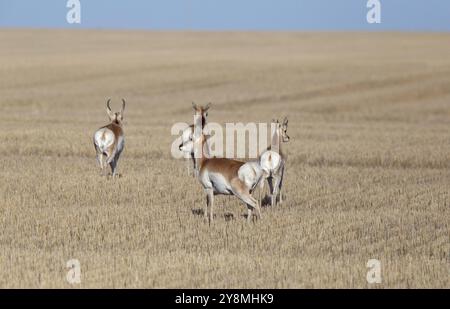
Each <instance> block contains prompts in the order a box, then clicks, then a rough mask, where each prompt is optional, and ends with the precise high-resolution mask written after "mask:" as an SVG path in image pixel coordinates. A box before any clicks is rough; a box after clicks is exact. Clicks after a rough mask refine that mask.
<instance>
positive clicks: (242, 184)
mask: <svg viewBox="0 0 450 309" xmlns="http://www.w3.org/2000/svg"><path fill="white" fill-rule="evenodd" d="M197 121H201V120H200V118H197ZM197 125H199V124H197V123H196V126H197ZM206 139H207V137H206V136H205V135H204V134H203V132H202V131H198V132H195V133H194V136H193V141H191V142H188V143H187V144H186V145H182V146H180V149H181V150H185V151H188V150H189V151H191V150H192V149H193V148H194V149H193V151H194V153H195V154H197V153H199V156H196V157H195V160H196V161H197V167H198V171H199V173H198V180H199V182H200V184H201V185H202V186H203V188H204V190H205V193H206V208H205V212H204V215H205V219H207V218H208V208H209V222H210V223H211V222H212V221H213V218H214V196H215V195H219V194H222V195H234V196H236V197H237V198H239V199H240V200H241V201H242V202H244V203H245V205H246V206H247V221H248V222H250V220H251V218H252V211H253V210H254V209H256V211H257V213H258V217H259V218H261V208H260V205H259V203H258V201H257V200H256V199H255V198H253V196H252V191H253V190H254V189H255V187H256V185H257V184H258V183H259V181H260V180H261V177H262V170H261V168H260V167H259V164H258V163H257V162H247V163H245V162H241V161H236V160H232V159H226V158H209V153H205V151H208V147H207V146H206Z"/></svg>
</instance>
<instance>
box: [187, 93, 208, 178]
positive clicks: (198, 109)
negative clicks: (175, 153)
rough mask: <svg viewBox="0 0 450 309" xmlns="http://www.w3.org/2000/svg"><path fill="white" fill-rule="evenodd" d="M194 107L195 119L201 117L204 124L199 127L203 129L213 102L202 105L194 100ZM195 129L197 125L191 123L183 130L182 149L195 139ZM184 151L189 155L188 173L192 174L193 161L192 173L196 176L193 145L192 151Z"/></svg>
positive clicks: (196, 169)
mask: <svg viewBox="0 0 450 309" xmlns="http://www.w3.org/2000/svg"><path fill="white" fill-rule="evenodd" d="M192 107H193V108H194V111H195V113H194V121H195V118H196V117H201V124H202V126H201V128H199V129H203V128H204V127H205V126H206V118H207V117H208V109H209V108H210V107H211V103H208V104H206V106H201V105H197V104H195V103H194V102H192ZM194 130H195V126H194V125H193V124H191V125H190V126H189V127H187V128H186V129H184V130H183V132H182V133H181V144H180V150H181V148H182V146H183V145H185V144H187V143H188V142H189V141H193V136H194ZM183 149H186V147H184V148H183ZM182 151H183V152H184V153H186V154H187V155H188V158H187V161H186V163H187V165H186V166H187V171H188V174H190V165H191V163H192V167H193V173H192V175H193V176H194V177H196V176H197V175H198V168H197V166H196V161H195V158H194V149H193V147H192V148H191V150H190V151H186V150H182ZM189 161H191V163H190V162H189Z"/></svg>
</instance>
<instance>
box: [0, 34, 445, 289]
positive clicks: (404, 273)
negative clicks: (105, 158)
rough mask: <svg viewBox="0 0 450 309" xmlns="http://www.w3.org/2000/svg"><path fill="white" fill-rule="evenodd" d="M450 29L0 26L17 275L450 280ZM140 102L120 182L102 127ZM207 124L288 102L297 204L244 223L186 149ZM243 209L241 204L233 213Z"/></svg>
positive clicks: (252, 116) (246, 282) (8, 228)
mask: <svg viewBox="0 0 450 309" xmlns="http://www.w3.org/2000/svg"><path fill="white" fill-rule="evenodd" d="M449 40H450V36H449V35H448V34H386V33H385V34H362V33H351V34H350V33H349V34H343V33H341V34H337V33H335V34H326V33H164V32H159V33H151V32H138V31H136V32H110V31H56V30H52V31H50V30H34V31H30V30H1V31H0V41H1V48H0V72H1V74H0V81H1V82H0V94H1V95H0V141H1V144H0V155H1V156H0V164H1V166H2V181H1V182H0V226H1V227H2V228H1V230H0V287H72V286H71V285H69V284H68V283H67V282H66V280H65V277H66V272H67V269H65V263H66V261H67V260H69V259H71V258H76V259H79V260H80V262H81V268H82V283H81V285H79V287H192V288H197V287H208V288H213V287H215V288H222V287H227V288H231V287H233V288H236V287H245V288H250V287H258V288H263V287H264V288H274V287H277V288H291V287H314V288H317V287H363V288H364V287H373V286H372V285H368V283H367V282H366V272H367V268H366V262H367V260H368V259H371V258H377V259H379V260H380V261H381V263H382V266H383V270H382V275H383V283H382V284H380V285H375V287H446V288H449V287H450V283H449V273H448V265H449V252H450V245H449V238H450V234H449V231H450V219H449V218H450V207H449V206H450V194H449V190H450V187H449V183H450V170H449V169H450V161H449V155H450V135H449V123H450V110H449V106H450V105H449V104H450V44H448V42H449ZM110 96H111V97H113V98H114V99H115V102H114V103H116V104H118V102H119V101H118V100H119V99H120V98H121V97H125V98H127V100H128V107H127V110H126V115H125V116H126V123H125V133H126V146H125V151H124V153H123V156H122V158H121V161H120V162H119V172H120V173H123V177H122V178H120V179H116V180H114V181H112V180H108V179H106V178H102V177H100V176H99V173H98V170H97V166H96V162H95V151H94V148H93V146H92V142H91V138H92V134H93V132H94V130H95V129H96V128H98V127H99V126H100V125H103V124H104V123H105V122H106V114H105V110H104V104H105V98H107V97H110ZM191 101H196V102H198V103H204V102H207V101H212V102H213V104H214V106H213V108H212V109H211V112H210V118H209V119H210V121H215V122H219V123H225V122H237V121H243V122H250V121H255V122H260V121H263V122H266V121H269V120H270V119H271V118H272V117H273V116H280V117H281V116H283V115H288V116H289V117H290V127H289V133H290V136H291V142H290V143H289V144H288V145H287V148H285V149H286V150H287V153H288V155H289V161H288V166H287V175H286V181H285V192H286V195H287V200H286V202H285V204H284V205H282V206H280V207H276V208H271V207H265V208H264V209H263V216H264V218H263V219H264V220H263V221H260V222H257V223H253V224H250V225H247V224H246V222H245V220H244V218H243V215H244V214H245V213H246V210H245V207H244V206H243V205H242V204H240V203H238V202H237V201H236V200H235V199H229V198H227V197H218V198H217V200H216V204H217V207H216V222H215V223H214V225H213V226H211V227H208V226H207V225H206V224H205V223H204V222H203V220H202V217H201V216H198V215H196V212H197V210H198V209H202V208H203V205H204V202H205V199H204V196H203V193H202V190H201V188H200V185H199V184H198V183H197V182H194V181H192V179H191V178H189V177H187V175H186V171H185V168H184V162H182V161H179V160H174V159H172V158H171V156H170V145H171V143H172V141H173V139H174V137H173V136H171V135H170V128H171V126H172V124H173V123H175V122H178V121H186V122H189V121H191V120H192V119H191V117H192V116H191V109H190V102H191ZM230 214H233V216H234V219H230V220H228V219H227V218H229V217H230V216H231V215H230Z"/></svg>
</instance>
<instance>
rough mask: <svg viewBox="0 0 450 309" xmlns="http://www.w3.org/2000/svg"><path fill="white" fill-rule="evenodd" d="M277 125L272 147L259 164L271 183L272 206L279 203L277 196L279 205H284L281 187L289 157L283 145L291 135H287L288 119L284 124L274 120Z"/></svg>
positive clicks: (264, 175)
mask: <svg viewBox="0 0 450 309" xmlns="http://www.w3.org/2000/svg"><path fill="white" fill-rule="evenodd" d="M272 123H273V124H275V131H274V133H273V135H272V141H271V145H270V147H268V149H267V150H266V151H264V152H263V153H262V154H261V156H260V159H259V164H260V166H261V168H262V169H263V171H264V174H263V177H264V178H266V179H267V182H268V183H269V190H270V194H271V204H272V206H275V205H276V203H277V196H278V195H279V203H280V204H281V203H283V196H282V193H281V187H282V185H283V178H284V169H285V166H286V160H287V156H286V154H285V153H284V152H283V151H282V150H281V145H282V143H287V142H289V139H290V138H289V135H288V134H287V128H288V119H287V117H284V119H283V122H282V123H280V122H279V121H278V119H277V120H276V121H275V120H272ZM264 184H265V181H264V179H263V180H262V181H261V183H260V200H261V192H262V191H263V189H264Z"/></svg>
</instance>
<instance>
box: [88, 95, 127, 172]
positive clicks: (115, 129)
mask: <svg viewBox="0 0 450 309" xmlns="http://www.w3.org/2000/svg"><path fill="white" fill-rule="evenodd" d="M110 102H111V99H108V101H107V102H106V112H107V114H108V116H109V119H110V120H111V123H110V124H108V125H106V126H104V127H101V128H100V129H98V130H97V131H96V132H95V134H94V146H95V151H96V152H97V161H98V163H99V164H100V169H101V173H102V174H103V173H104V170H105V168H106V167H107V165H108V164H109V166H110V167H111V175H112V177H115V176H116V169H117V162H118V161H119V157H120V154H121V153H122V151H123V148H124V145H125V138H124V133H123V129H122V121H123V112H124V110H125V100H124V99H122V109H121V110H120V112H116V113H113V112H112V110H111V106H110V105H109V104H110Z"/></svg>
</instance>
